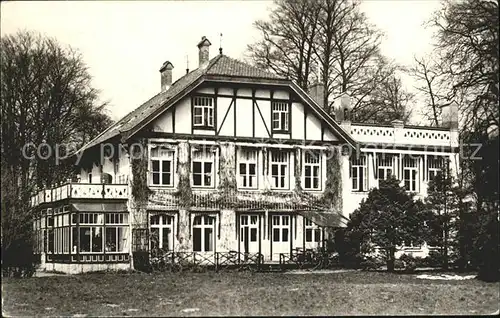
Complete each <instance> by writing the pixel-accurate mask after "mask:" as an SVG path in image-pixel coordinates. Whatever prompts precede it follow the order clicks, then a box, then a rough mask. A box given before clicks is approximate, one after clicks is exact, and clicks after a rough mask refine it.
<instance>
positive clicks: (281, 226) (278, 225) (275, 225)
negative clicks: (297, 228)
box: [271, 214, 292, 243]
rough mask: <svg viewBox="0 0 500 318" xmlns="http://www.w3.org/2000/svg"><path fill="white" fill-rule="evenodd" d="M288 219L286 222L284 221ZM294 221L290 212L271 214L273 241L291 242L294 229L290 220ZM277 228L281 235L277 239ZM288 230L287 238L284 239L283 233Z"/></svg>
mask: <svg viewBox="0 0 500 318" xmlns="http://www.w3.org/2000/svg"><path fill="white" fill-rule="evenodd" d="M285 220H286V222H284V221H285ZM291 221H292V218H291V217H290V215H288V214H275V215H272V216H271V222H272V229H273V231H272V235H273V237H272V242H275V243H289V242H290V240H291V239H292V238H291V235H292V231H291V228H290V222H291ZM285 223H286V224H285ZM275 230H278V233H279V237H278V240H276V238H277V237H276V235H275ZM285 230H286V232H287V240H286V241H283V233H284V232H285Z"/></svg>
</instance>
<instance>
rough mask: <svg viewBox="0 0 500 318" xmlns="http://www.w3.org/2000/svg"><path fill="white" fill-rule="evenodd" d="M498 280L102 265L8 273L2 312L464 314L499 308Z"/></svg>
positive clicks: (117, 314)
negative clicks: (103, 268) (92, 269)
mask: <svg viewBox="0 0 500 318" xmlns="http://www.w3.org/2000/svg"><path fill="white" fill-rule="evenodd" d="M499 287H500V284H499V283H484V282H480V281H478V280H474V279H472V280H463V281H430V280H421V279H417V278H415V275H402V274H389V273H378V272H343V273H333V274H332V273H330V274H305V275H291V274H285V273H251V272H220V273H215V272H206V273H188V272H185V273H160V274H151V275H149V274H141V273H121V274H110V273H108V274H102V273H101V274H83V275H74V276H52V277H34V278H27V279H8V278H7V279H4V281H3V287H2V294H3V295H2V298H3V313H4V316H5V315H8V316H47V315H50V316H72V315H77V314H78V315H84V314H85V315H89V316H191V315H197V316H209V315H218V316H220V315H361V314H364V315H405V314H413V315H431V314H449V315H458V314H491V313H494V312H495V311H497V310H498V299H499ZM187 308H198V311H194V312H183V311H182V310H183V309H187Z"/></svg>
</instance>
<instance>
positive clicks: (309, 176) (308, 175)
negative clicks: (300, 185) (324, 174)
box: [304, 150, 321, 190]
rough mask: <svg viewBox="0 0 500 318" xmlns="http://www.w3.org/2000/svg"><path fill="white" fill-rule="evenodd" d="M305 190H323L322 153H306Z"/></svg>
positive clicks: (307, 151)
mask: <svg viewBox="0 0 500 318" xmlns="http://www.w3.org/2000/svg"><path fill="white" fill-rule="evenodd" d="M304 189H306V190H320V189H321V152H319V151H314V152H313V151H311V150H306V151H305V152H304Z"/></svg>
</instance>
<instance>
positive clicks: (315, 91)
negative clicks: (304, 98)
mask: <svg viewBox="0 0 500 318" xmlns="http://www.w3.org/2000/svg"><path fill="white" fill-rule="evenodd" d="M309 96H311V97H312V99H314V101H315V102H316V104H318V105H319V106H320V107H321V108H323V107H325V88H324V86H323V84H321V83H314V84H312V85H311V87H310V88H309Z"/></svg>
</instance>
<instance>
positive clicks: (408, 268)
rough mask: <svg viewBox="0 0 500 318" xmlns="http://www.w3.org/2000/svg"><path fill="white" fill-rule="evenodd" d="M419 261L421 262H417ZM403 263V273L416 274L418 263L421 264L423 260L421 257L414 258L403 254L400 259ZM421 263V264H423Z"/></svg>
mask: <svg viewBox="0 0 500 318" xmlns="http://www.w3.org/2000/svg"><path fill="white" fill-rule="evenodd" d="M417 259H419V261H417ZM399 260H400V261H401V262H403V271H404V272H406V273H413V272H415V269H417V262H421V263H422V261H421V260H423V259H422V258H421V257H413V256H411V255H408V254H403V255H401V257H400V258H399ZM421 263H420V264H421Z"/></svg>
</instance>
